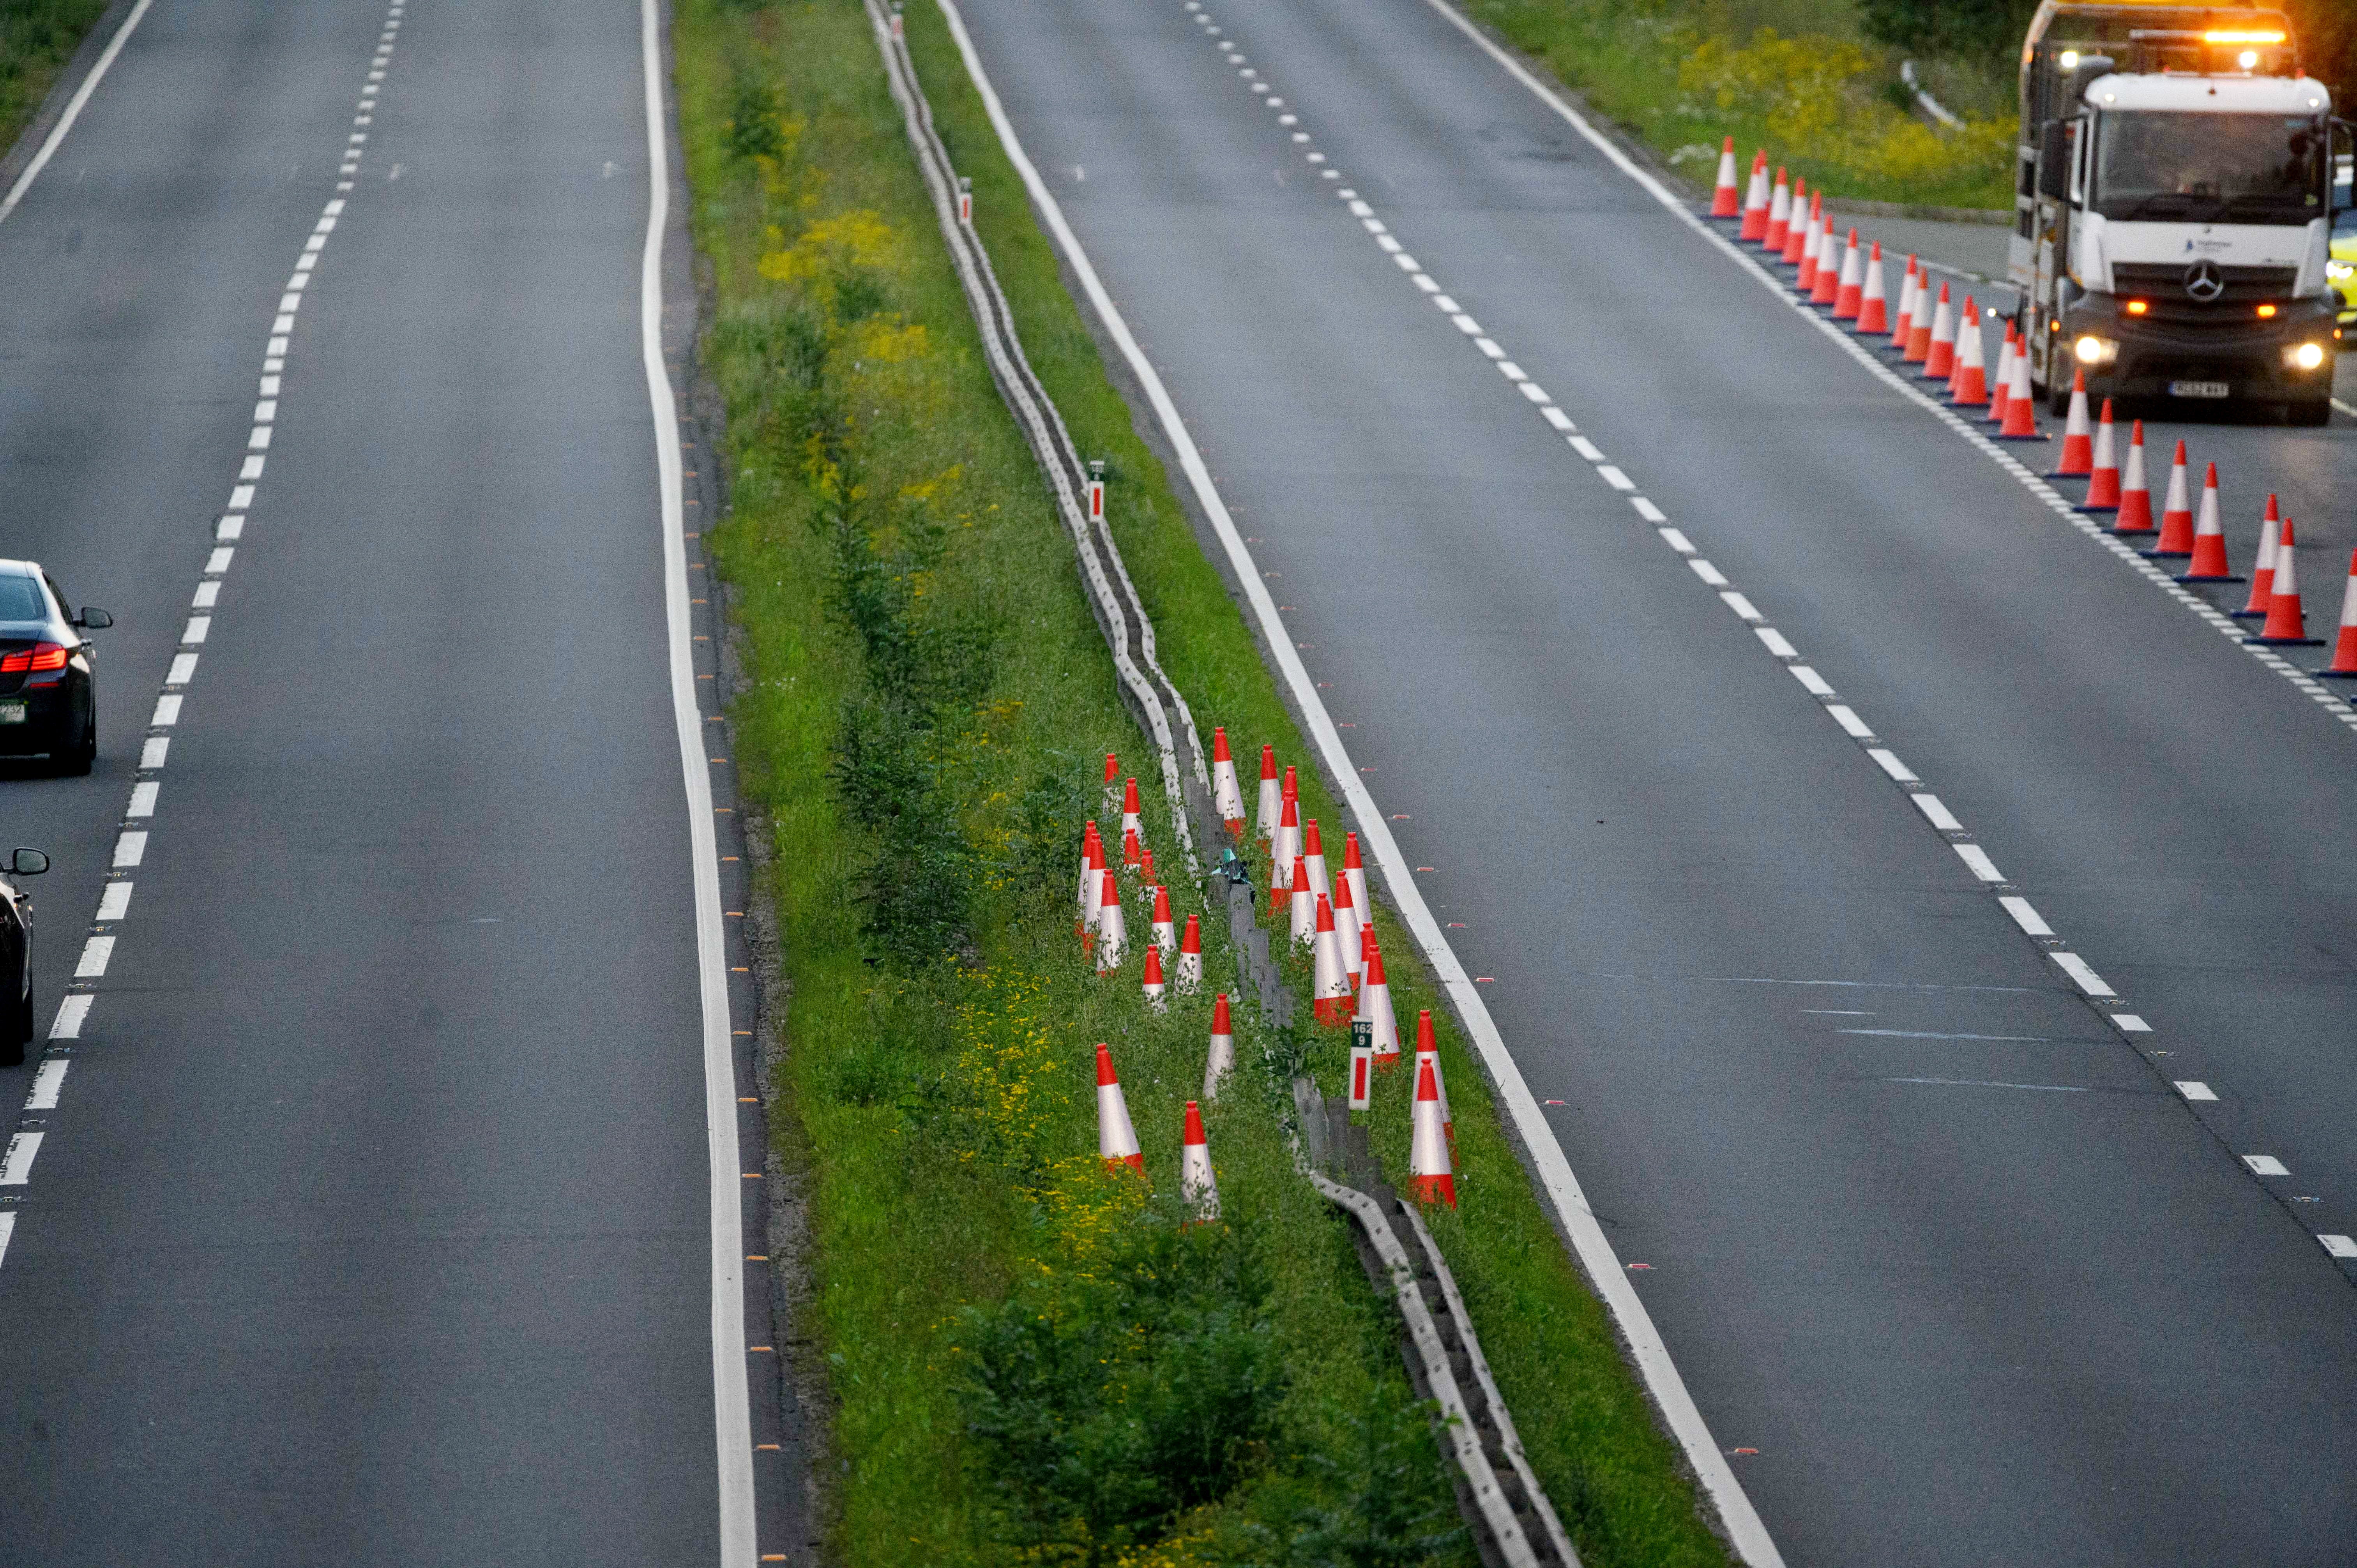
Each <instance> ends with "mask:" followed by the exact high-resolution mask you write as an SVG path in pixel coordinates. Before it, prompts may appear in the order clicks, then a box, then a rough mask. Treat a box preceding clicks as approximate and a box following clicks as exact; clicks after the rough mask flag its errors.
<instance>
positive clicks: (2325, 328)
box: [2011, 0, 2349, 424]
mask: <svg viewBox="0 0 2357 1568" xmlns="http://www.w3.org/2000/svg"><path fill="white" fill-rule="evenodd" d="M2041 24H2042V25H2043V29H2042V30H2043V33H2044V36H2043V37H2041V36H2040V34H2041ZM2124 66H2128V67H2133V68H2135V69H2123V67H2124ZM2022 108H2023V145H2022V155H2023V156H2022V169H2023V179H2022V181H2021V190H2020V193H2019V196H2018V199H2017V204H2016V205H2017V222H2016V227H2015V232H2014V238H2013V243H2012V255H2011V261H2012V274H2013V276H2012V281H2013V283H2014V285H2015V287H2016V288H2017V290H2018V293H2019V295H2020V300H2021V305H2020V318H2019V321H2018V326H2019V327H2020V328H2021V329H2022V331H2023V332H2024V334H2025V341H2026V342H2027V343H2028V345H2029V368H2030V378H2031V380H2032V381H2033V382H2034V383H2036V384H2037V385H2038V386H2039V388H2040V390H2041V391H2043V392H2046V393H2047V395H2048V396H2049V398H2050V400H2052V401H2053V402H2054V403H2056V404H2057V406H2058V407H2059V405H2060V403H2061V400H2062V399H2064V398H2065V397H2067V396H2068V394H2069V391H2070V387H2071V383H2072V375H2073V372H2074V371H2075V372H2078V373H2081V374H2083V375H2084V376H2085V378H2086V382H2087V390H2088V392H2089V393H2090V395H2092V396H2096V397H2104V396H2110V397H2115V398H2121V399H2130V398H2136V399H2154V400H2158V399H2162V398H2171V399H2181V400H2188V401H2190V402H2193V403H2230V402H2231V403H2269V404H2276V405H2280V406H2281V407H2282V408H2283V409H2284V410H2285V412H2286V413H2287V415H2288V417H2290V418H2291V419H2292V420H2293V421H2294V422H2295V423H2299V424H2324V423H2325V422H2326V421H2327V420H2328V419H2329V418H2330V414H2331V402H2330V397H2331V390H2332V371H2333V361H2334V357H2335V353H2336V350H2337V348H2338V341H2339V335H2340V327H2339V324H2338V322H2337V317H2338V316H2339V314H2340V310H2341V302H2340V299H2339V296H2338V295H2337V293H2336V291H2335V290H2334V288H2333V286H2332V282H2333V280H2332V278H2331V276H2330V271H2329V269H2330V264H2331V262H2332V259H2333V258H2332V257H2331V254H2330V251H2331V243H2332V228H2333V220H2334V217H2335V215H2336V213H2335V208H2336V199H2338V201H2339V202H2340V203H2341V204H2345V203H2346V202H2347V200H2348V199H2349V188H2348V187H2347V186H2346V185H2336V182H2335V179H2334V176H2335V175H2336V173H2337V172H2338V170H2337V167H2336V165H2337V162H2338V160H2337V159H2336V158H2335V156H2334V153H2335V150H2336V143H2337V142H2344V141H2345V139H2346V135H2347V128H2346V126H2345V125H2342V124H2341V123H2340V122H2338V121H2336V120H2335V119H2334V118H2333V115H2332V100H2331V95H2330V93H2329V92H2328V91H2326V89H2325V88H2324V86H2323V85H2322V84H2321V83H2319V82H2318V81H2313V80H2311V79H2310V78H2309V77H2307V76H2304V75H2301V74H2300V73H2299V72H2298V69H2297V56H2296V55H2295V54H2294V53H2293V52H2292V44H2291V35H2290V30H2289V27H2288V25H2287V24H2286V23H2285V22H2284V21H2283V19H2282V18H2281V17H2280V16H2276V15H2275V14H2273V13H2266V12H2253V11H2249V10H2241V9H2237V10H2233V11H2226V12H2221V11H2218V10H2215V9H2212V8H2206V7H2204V8H2198V9H2194V10H2190V11H2189V10H2187V9H2185V8H2182V7H2178V8H2166V7H2155V6H2149V5H2100V6H2093V5H2057V4H2056V3H2055V0H2048V3H2047V4H2046V5H2043V6H2041V7H2040V14H2039V17H2038V20H2037V21H2034V22H2033V23H2032V28H2031V38H2030V43H2029V47H2028V48H2025V51H2024V61H2023V94H2022Z"/></svg>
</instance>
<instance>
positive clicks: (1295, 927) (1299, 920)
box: [1285, 855, 1322, 942]
mask: <svg viewBox="0 0 2357 1568" xmlns="http://www.w3.org/2000/svg"><path fill="white" fill-rule="evenodd" d="M1320 902H1322V900H1321V899H1319V898H1318V895H1316V894H1315V893H1312V892H1311V891H1310V890H1309V866H1308V863H1307V862H1306V861H1304V860H1303V859H1302V858H1301V856H1299V855H1295V856H1294V857H1293V891H1292V893H1291V894H1289V895H1288V896H1287V897H1286V932H1285V935H1286V940H1287V941H1293V942H1315V941H1316V940H1318V904H1319V903H1320Z"/></svg>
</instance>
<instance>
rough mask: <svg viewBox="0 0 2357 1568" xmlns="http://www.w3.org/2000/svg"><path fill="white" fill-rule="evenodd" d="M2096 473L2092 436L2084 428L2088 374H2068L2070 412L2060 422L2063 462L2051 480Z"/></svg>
mask: <svg viewBox="0 0 2357 1568" xmlns="http://www.w3.org/2000/svg"><path fill="white" fill-rule="evenodd" d="M2094 471H2095V435H2094V432H2093V430H2091V429H2090V428H2089V427H2088V424H2087V372H2086V371H2083V370H2080V369H2078V368H2077V367H2076V366H2073V367H2072V371H2071V412H2070V413H2069V414H2068V415H2067V416H2066V417H2065V418H2064V419H2063V421H2062V460H2061V462H2059V463H2057V464H2055V465H2054V471H2053V472H2052V473H2050V474H2049V475H2047V476H2046V477H2047V478H2050V479H2079V478H2088V477H2089V476H2091V475H2093V473H2094Z"/></svg>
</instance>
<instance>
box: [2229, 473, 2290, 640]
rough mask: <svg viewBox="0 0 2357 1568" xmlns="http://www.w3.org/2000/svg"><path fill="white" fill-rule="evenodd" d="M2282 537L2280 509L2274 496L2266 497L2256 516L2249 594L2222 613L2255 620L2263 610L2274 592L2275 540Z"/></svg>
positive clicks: (2241, 618) (2264, 613) (2239, 618)
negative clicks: (2263, 510) (2256, 545)
mask: <svg viewBox="0 0 2357 1568" xmlns="http://www.w3.org/2000/svg"><path fill="white" fill-rule="evenodd" d="M2282 537H2283V513H2282V511H2280V510H2278V509H2277V508H2276V498H2275V497H2274V496H2273V495H2272V494H2271V495H2269V496H2268V497H2267V510H2266V516H2265V517H2263V518H2261V519H2260V520H2259V555H2258V559H2257V561H2256V562H2255V563H2254V564H2253V565H2252V567H2251V597H2250V600H2249V602H2248V603H2246V604H2244V606H2243V607H2242V608H2241V609H2238V610H2228V611H2227V612H2226V613H2227V614H2228V615H2230V616H2233V618H2235V619H2236V620H2257V619H2259V618H2261V617H2263V616H2265V615H2266V613H2267V602H2268V601H2269V600H2270V599H2272V598H2274V597H2275V592H2276V540H2278V539H2280V538H2282Z"/></svg>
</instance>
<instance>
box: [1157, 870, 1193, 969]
mask: <svg viewBox="0 0 2357 1568" xmlns="http://www.w3.org/2000/svg"><path fill="white" fill-rule="evenodd" d="M1187 918H1189V920H1192V919H1193V918H1195V917H1194V916H1192V915H1189V916H1188V917H1187ZM1147 934H1148V935H1149V937H1150V938H1151V939H1152V940H1153V942H1154V947H1155V950H1156V951H1157V952H1160V953H1163V954H1165V955H1166V956H1167V955H1168V954H1170V953H1174V952H1176V951H1178V950H1179V928H1178V926H1177V925H1176V924H1174V923H1173V922H1172V920H1171V918H1170V889H1168V887H1165V886H1162V885H1161V884H1160V883H1158V882H1157V883H1156V884H1155V885H1154V919H1153V922H1152V924H1151V926H1150V928H1149V929H1148V933H1147Z"/></svg>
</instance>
